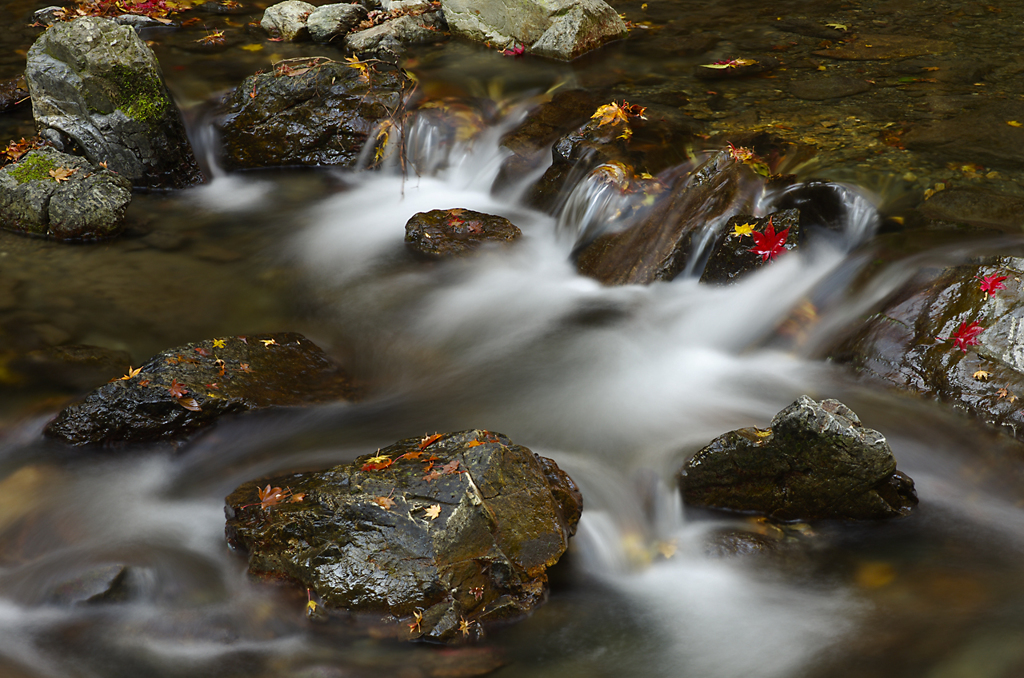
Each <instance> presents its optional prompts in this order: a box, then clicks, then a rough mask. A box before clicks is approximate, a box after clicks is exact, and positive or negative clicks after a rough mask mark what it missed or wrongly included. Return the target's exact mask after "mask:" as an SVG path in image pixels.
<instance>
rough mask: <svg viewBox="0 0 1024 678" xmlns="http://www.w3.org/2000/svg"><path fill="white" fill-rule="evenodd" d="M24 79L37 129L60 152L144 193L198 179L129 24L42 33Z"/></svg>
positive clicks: (176, 119) (81, 25) (150, 59)
mask: <svg viewBox="0 0 1024 678" xmlns="http://www.w3.org/2000/svg"><path fill="white" fill-rule="evenodd" d="M25 80H26V81H27V82H28V89H29V92H31V95H32V114H33V116H34V117H35V121H36V126H37V127H38V128H39V129H40V133H41V134H42V135H43V136H45V137H47V138H48V139H50V140H51V141H53V142H54V143H55V144H56V145H57V146H58V148H61V149H63V150H71V149H72V148H75V147H77V148H80V149H81V151H82V153H83V154H84V155H85V157H86V158H88V159H89V160H90V161H91V162H92V163H93V164H94V165H99V164H100V163H106V166H107V167H109V168H110V169H112V170H114V171H115V172H117V173H118V174H120V175H122V176H124V177H127V178H128V179H129V180H130V181H131V182H132V184H133V185H134V186H137V187H141V188H183V187H186V186H192V185H194V184H198V183H200V182H201V181H202V180H203V176H202V173H201V172H200V170H199V166H198V165H197V164H196V160H195V157H194V155H193V154H192V147H191V146H190V145H189V142H188V137H187V135H186V133H185V126H184V124H183V123H182V120H181V114H180V113H179V111H178V109H177V107H176V106H175V105H174V101H173V100H172V99H171V96H170V94H169V93H168V91H167V88H166V86H165V85H164V82H163V78H162V77H161V75H160V66H159V64H158V63H157V60H156V56H155V55H154V54H153V50H151V49H150V48H149V46H148V45H146V43H145V42H144V41H143V40H142V39H141V38H139V36H138V35H137V34H136V33H135V30H134V29H133V28H131V27H130V26H121V25H119V24H118V23H117V22H115V21H113V20H111V19H103V18H99V17H83V18H81V19H77V20H75V21H72V22H68V23H60V24H57V25H55V26H53V27H51V28H49V29H47V30H46V32H45V33H43V34H42V35H41V36H39V38H38V39H37V40H36V41H35V43H34V44H33V45H32V47H31V49H29V51H28V59H27V63H26V65H25Z"/></svg>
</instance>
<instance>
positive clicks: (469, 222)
mask: <svg viewBox="0 0 1024 678" xmlns="http://www.w3.org/2000/svg"><path fill="white" fill-rule="evenodd" d="M522 234H523V233H522V231H520V230H519V229H518V228H517V227H516V225H515V224H513V223H512V222H511V221H509V220H508V219H506V218H505V217H499V216H497V215H494V214H485V213H484V212H474V211H473V210H465V209H450V210H431V211H429V212H419V213H418V214H414V215H413V216H412V218H411V219H409V221H408V222H407V223H406V224H405V244H406V245H407V246H408V247H409V248H410V249H412V250H413V251H414V252H417V253H419V254H421V255H424V256H426V257H429V258H432V259H433V258H436V259H443V258H447V257H456V256H462V255H465V254H470V253H471V252H473V251H474V250H476V249H477V248H479V247H480V246H481V245H484V244H485V243H496V244H503V243H509V242H512V241H513V240H516V239H517V238H519V237H520V236H521V235H522Z"/></svg>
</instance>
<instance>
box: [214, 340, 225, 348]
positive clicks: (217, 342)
mask: <svg viewBox="0 0 1024 678" xmlns="http://www.w3.org/2000/svg"><path fill="white" fill-rule="evenodd" d="M213 347H214V348H224V340H223V339H214V340H213Z"/></svg>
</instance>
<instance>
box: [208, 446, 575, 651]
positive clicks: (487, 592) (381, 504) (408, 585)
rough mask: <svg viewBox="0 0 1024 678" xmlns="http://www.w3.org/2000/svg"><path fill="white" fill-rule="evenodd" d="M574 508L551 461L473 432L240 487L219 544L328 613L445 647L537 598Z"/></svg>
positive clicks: (569, 487)
mask: <svg viewBox="0 0 1024 678" xmlns="http://www.w3.org/2000/svg"><path fill="white" fill-rule="evenodd" d="M581 509H582V500H581V498H580V494H579V491H578V490H577V489H576V486H575V484H574V483H573V481H572V480H571V479H570V478H569V476H568V475H566V474H565V473H564V472H563V471H561V470H560V469H559V468H558V466H557V465H555V463H554V462H553V461H551V460H550V459H546V458H544V457H540V456H538V455H536V454H534V453H533V452H531V451H530V450H528V449H527V448H525V447H522V446H520V445H516V444H514V443H512V441H510V440H509V439H508V438H506V437H505V436H503V435H501V434H497V433H491V432H489V431H480V430H473V431H461V432H458V433H446V434H443V435H433V436H428V437H426V438H423V439H420V438H409V439H406V440H401V441H399V442H397V443H395V444H394V445H391V446H389V447H386V448H384V449H382V450H378V451H377V452H376V453H375V454H373V455H364V456H362V457H359V458H358V459H356V460H355V461H353V462H351V463H348V464H342V465H340V466H336V467H334V468H331V469H327V470H325V471H320V472H312V473H296V474H291V475H284V476H277V477H273V478H269V479H261V480H254V481H250V482H248V483H245V484H244V485H242V486H240V487H239V488H238V489H236V490H235V491H234V492H233V493H232V494H231V495H230V496H229V497H228V498H227V509H226V511H227V516H228V520H227V538H228V541H229V543H230V544H232V545H233V546H235V547H237V548H240V549H243V550H245V551H248V553H249V571H250V572H252V573H253V574H265V575H271V576H274V577H285V578H288V579H291V580H294V581H297V582H298V583H300V584H301V585H302V586H304V587H307V588H308V589H309V590H310V595H311V596H313V595H315V596H316V597H318V598H319V599H320V600H321V601H322V603H323V607H324V608H325V609H326V611H327V612H328V613H336V612H338V611H348V612H357V613H358V612H363V613H374V614H375V615H376V616H377V618H380V616H381V615H383V618H384V619H385V621H389V622H390V623H391V625H392V628H393V629H394V631H395V633H396V635H397V636H398V637H401V638H406V639H417V638H422V639H424V640H435V641H443V642H457V641H460V640H463V639H465V638H470V637H475V636H477V635H478V634H479V632H480V629H481V626H482V625H484V624H487V623H488V622H491V621H498V620H503V619H508V618H514V617H519V616H521V615H523V614H525V613H527V612H529V611H530V610H531V609H533V608H534V607H536V606H537V605H539V604H540V603H541V602H542V601H543V600H544V597H545V594H546V590H547V584H546V583H547V574H546V571H547V568H549V567H551V566H552V565H554V564H555V563H556V562H557V561H558V559H559V557H560V556H561V555H562V553H564V552H565V549H566V547H567V546H568V541H569V538H570V537H571V536H572V535H573V534H574V533H575V531H576V524H577V522H578V521H579V517H580V512H581Z"/></svg>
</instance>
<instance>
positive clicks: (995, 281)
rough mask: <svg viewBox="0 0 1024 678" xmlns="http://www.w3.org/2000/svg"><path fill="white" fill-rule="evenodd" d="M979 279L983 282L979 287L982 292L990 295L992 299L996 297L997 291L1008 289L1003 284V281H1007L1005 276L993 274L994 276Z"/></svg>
mask: <svg viewBox="0 0 1024 678" xmlns="http://www.w3.org/2000/svg"><path fill="white" fill-rule="evenodd" d="M978 279H979V280H981V284H980V285H978V288H979V289H980V290H981V291H982V292H986V293H988V295H989V296H990V297H994V296H996V290H1004V289H1006V285H1004V284H1003V281H1004V280H1006V276H1005V275H998V274H996V273H993V274H992V275H986V276H984V277H981V278H978Z"/></svg>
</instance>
